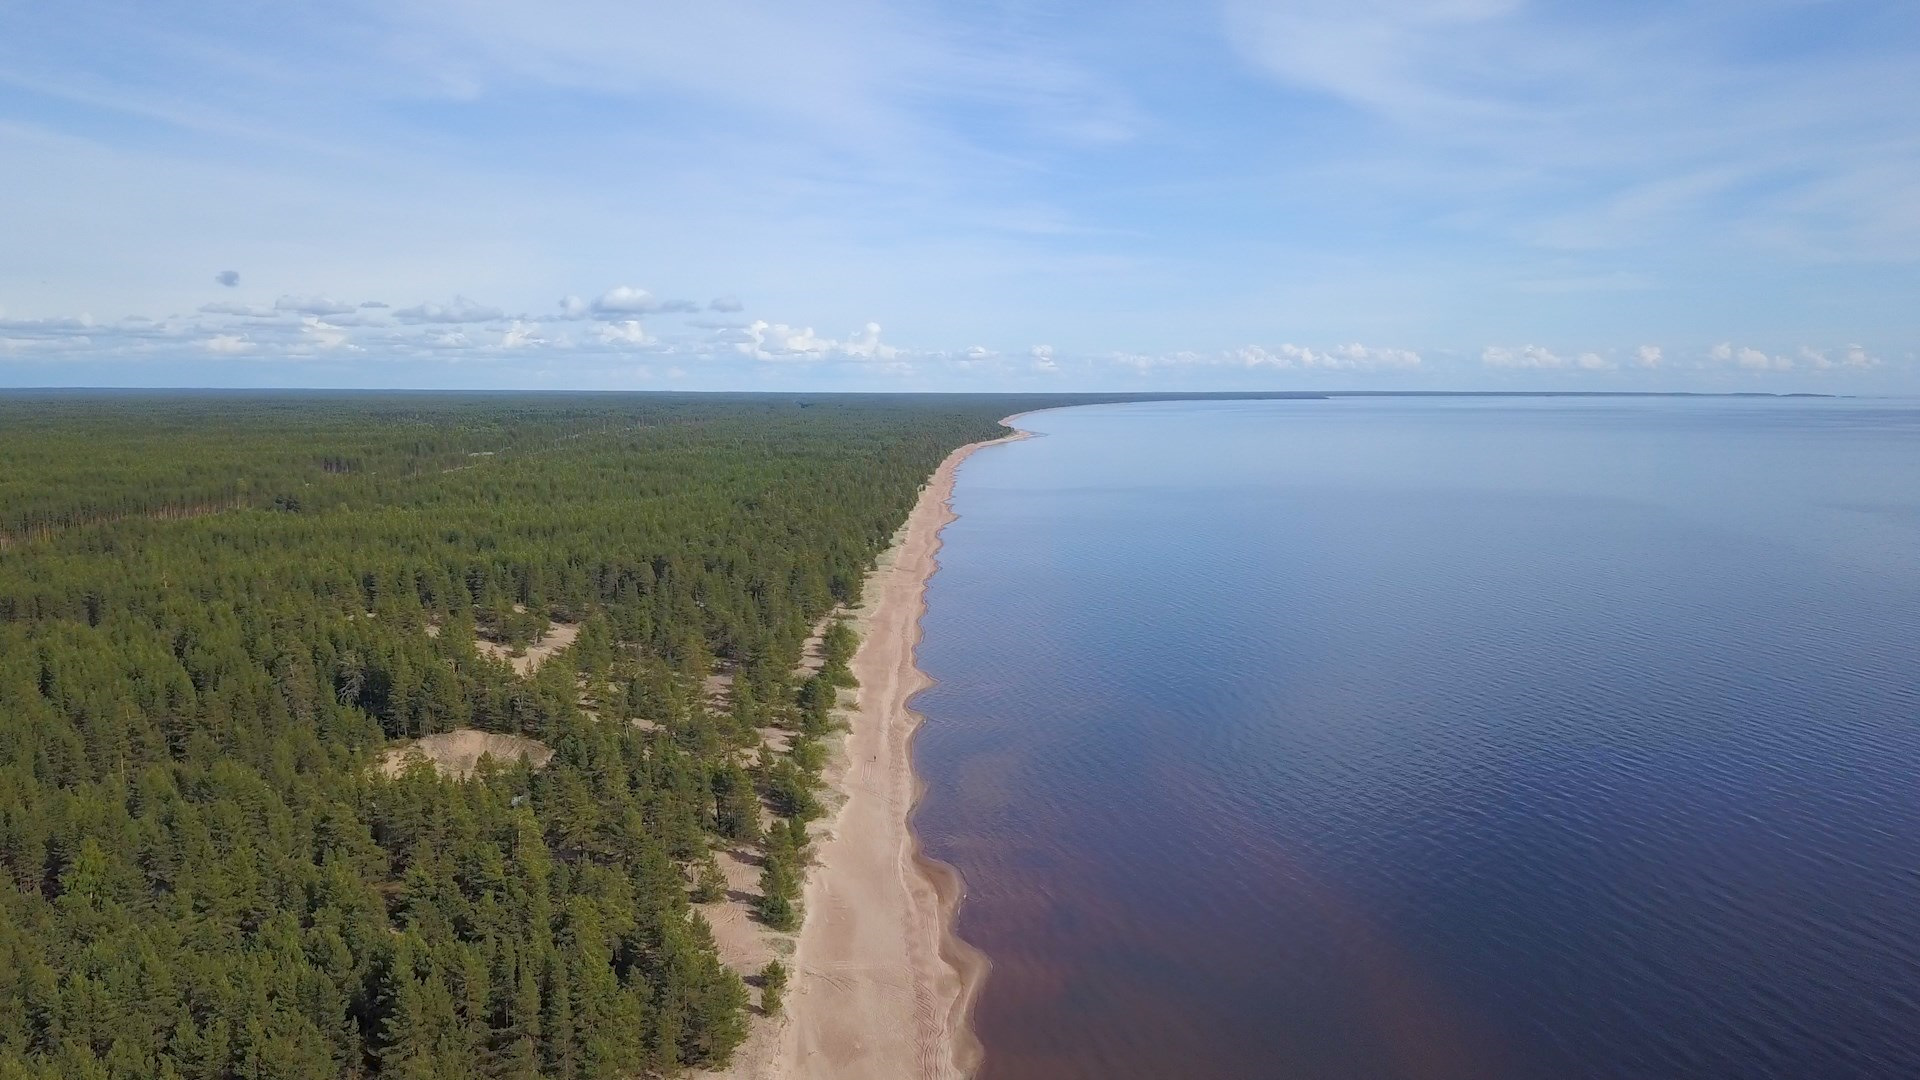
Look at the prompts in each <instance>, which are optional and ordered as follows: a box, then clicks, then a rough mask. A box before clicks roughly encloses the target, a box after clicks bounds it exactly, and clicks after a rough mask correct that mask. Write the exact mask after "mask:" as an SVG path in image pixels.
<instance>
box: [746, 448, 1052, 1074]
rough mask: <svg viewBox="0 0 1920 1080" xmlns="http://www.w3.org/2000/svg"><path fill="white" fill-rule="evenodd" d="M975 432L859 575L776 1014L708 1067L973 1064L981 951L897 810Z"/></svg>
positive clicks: (907, 780)
mask: <svg viewBox="0 0 1920 1080" xmlns="http://www.w3.org/2000/svg"><path fill="white" fill-rule="evenodd" d="M1013 419H1015V418H1013V417H1009V418H1008V421H1011V420H1013ZM1008 421H1003V423H1007V422H1008ZM1009 426H1011V424H1009ZM1026 434H1027V433H1026V432H1016V433H1015V434H1014V435H1011V436H1008V437H1007V438H1005V439H997V440H993V442H1007V441H1011V440H1013V439H1019V438H1025V437H1026ZM988 445H992V443H975V444H973V445H971V446H966V447H962V448H961V449H959V450H956V451H954V452H953V454H951V455H950V456H948V458H947V460H946V461H945V462H943V463H942V464H941V465H940V468H939V469H938V470H937V471H936V472H935V473H934V475H933V478H932V480H931V482H929V483H928V485H927V487H926V488H925V490H923V491H922V492H921V495H920V500H919V502H918V503H917V504H916V505H915V506H914V509H913V512H912V514H911V515H909V517H908V519H907V524H906V526H905V527H904V528H903V529H902V530H901V533H900V535H899V536H898V537H897V538H896V541H895V544H894V546H893V548H892V549H891V550H890V551H889V552H888V553H887V554H886V555H884V556H882V558H881V560H880V562H879V565H878V566H877V567H876V568H875V569H874V571H873V573H872V574H870V575H869V576H868V578H867V582H866V588H865V590H864V596H865V603H864V604H863V605H862V607H861V609H860V611H859V612H857V613H856V616H855V620H854V622H855V628H856V630H858V631H859V632H860V636H861V642H860V649H859V651H858V652H857V653H856V654H855V656H854V659H853V673H854V677H855V678H856V679H858V680H859V684H860V689H859V691H858V694H857V698H856V700H857V706H856V708H855V710H854V714H853V716H852V723H851V730H850V731H849V732H848V734H847V737H846V739H845V740H844V742H843V743H842V744H841V746H840V747H839V748H838V750H837V751H836V752H835V754H834V755H833V760H832V763H831V764H830V765H829V766H828V771H827V783H828V785H829V788H830V789H831V792H830V794H829V801H830V802H831V801H835V800H836V798H837V799H838V800H841V801H840V806H839V809H838V811H837V812H836V813H833V814H832V817H831V824H830V825H829V827H828V831H827V832H826V833H824V834H823V835H821V836H820V837H819V839H818V840H817V841H816V847H817V851H818V854H817V856H816V861H815V866H814V868H813V870H812V871H811V872H810V873H809V874H808V876H807V885H806V891H805V909H806V920H805V923H804V924H803V925H802V927H801V930H800V936H799V941H798V945H797V949H796V951H795V954H794V958H793V961H792V963H791V964H790V965H789V966H790V967H792V968H793V969H794V972H793V977H792V979H791V987H792V989H791V990H790V991H789V993H788V996H787V1002H786V1014H785V1015H783V1016H782V1017H780V1018H778V1019H777V1020H774V1021H760V1022H757V1023H756V1024H755V1025H754V1030H753V1033H752V1035H751V1036H750V1037H749V1038H748V1040H747V1043H746V1044H745V1045H743V1046H742V1047H741V1048H740V1050H739V1051H738V1052H737V1053H736V1055H735V1058H734V1063H733V1066H732V1067H731V1068H730V1069H728V1070H727V1071H726V1072H724V1073H721V1074H717V1075H721V1076H727V1077H732V1078H736V1080H799V1078H816V1077H817V1078H836V1080H839V1078H849V1080H856V1078H873V1080H905V1078H909V1077H915V1078H917V1077H938V1078H954V1077H965V1076H968V1075H970V1074H971V1073H972V1072H973V1070H974V1069H975V1068H977V1067H978V1064H979V1059H980V1048H979V1042H978V1041H977V1040H976V1039H975V1038H974V1036H973V1033H972V1030H971V1029H970V1028H969V1026H968V1013H969V1011H970V1009H971V1008H972V1003H973V997H974V994H975V993H976V992H977V991H978V988H979V985H980V982H981V980H982V979H983V978H984V977H985V975H986V960H985V958H984V957H983V956H981V955H980V954H979V952H978V951H976V950H974V949H972V948H971V947H969V946H967V945H966V944H965V943H964V942H961V941H960V940H959V939H957V938H955V937H954V936H953V934H952V932H951V928H952V924H953V912H954V908H955V906H956V905H957V904H958V903H959V898H960V897H959V891H960V890H959V882H958V878H957V875H955V874H954V873H953V872H952V870H951V869H949V868H947V867H945V866H944V865H941V864H939V863H935V862H933V861H932V860H929V859H927V858H925V857H924V856H922V855H921V854H920V847H919V841H918V839H917V838H916V837H915V836H914V833H913V829H912V827H911V825H910V823H909V820H910V816H911V814H912V812H913V805H914V803H915V802H916V801H917V800H918V798H919V794H920V784H919V778H918V777H917V776H915V775H914V772H913V757H912V748H913V732H914V729H915V728H916V727H918V726H919V723H920V717H919V715H918V714H917V713H915V712H913V711H912V710H911V709H909V708H907V702H908V700H909V699H911V698H912V697H913V695H914V694H916V693H918V692H919V691H920V690H922V689H924V688H926V687H927V686H929V685H931V680H929V679H928V678H927V676H926V675H925V674H924V673H922V672H921V671H920V669H919V668H918V667H916V666H914V662H913V652H914V647H915V645H917V644H918V642H919V640H920V617H921V615H922V614H923V613H924V612H925V611H926V584H927V579H928V578H929V577H931V576H932V574H933V572H934V570H935V569H936V568H937V567H938V562H937V560H936V553H937V552H938V551H939V548H940V530H941V529H943V528H944V527H945V526H946V524H947V523H948V522H949V521H952V520H953V517H954V515H953V510H952V508H951V506H950V505H949V501H950V500H951V498H952V494H953V480H954V474H955V471H956V470H957V469H958V467H959V465H960V463H961V462H962V461H964V460H965V459H966V457H967V455H968V454H970V453H972V452H973V451H975V450H977V449H979V448H980V447H982V446H988ZM730 880H731V879H730Z"/></svg>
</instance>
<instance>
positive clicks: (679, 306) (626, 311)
mask: <svg viewBox="0 0 1920 1080" xmlns="http://www.w3.org/2000/svg"><path fill="white" fill-rule="evenodd" d="M567 299H568V300H572V299H573V297H568V298H567ZM563 306H565V305H564V303H563ZM699 310H700V305H699V304H697V303H694V302H693V301H692V300H662V299H660V298H659V297H657V296H655V295H653V294H652V293H650V292H648V291H647V290H645V289H640V288H635V287H634V286H632V285H615V286H614V287H613V288H611V289H608V290H607V291H606V292H603V293H601V294H600V295H599V297H598V298H596V299H595V300H594V302H593V305H592V311H593V314H595V315H599V316H608V315H650V314H653V313H655V312H693V311H699Z"/></svg>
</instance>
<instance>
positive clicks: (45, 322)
mask: <svg viewBox="0 0 1920 1080" xmlns="http://www.w3.org/2000/svg"><path fill="white" fill-rule="evenodd" d="M97 325H98V324H97V323H95V322H94V321H93V316H91V315H77V316H71V317H65V316H63V317H57V318H52V319H0V331H11V332H15V333H28V334H73V333H85V332H87V331H89V330H92V329H94V327H95V326H97Z"/></svg>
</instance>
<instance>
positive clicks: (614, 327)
mask: <svg viewBox="0 0 1920 1080" xmlns="http://www.w3.org/2000/svg"><path fill="white" fill-rule="evenodd" d="M598 337H599V340H600V342H601V344H604V345H624V346H630V345H650V344H652V343H653V339H652V338H651V337H648V336H647V331H646V329H645V328H644V327H642V326H641V325H640V320H639V319H623V320H621V321H620V322H609V323H602V324H600V326H599V329H598Z"/></svg>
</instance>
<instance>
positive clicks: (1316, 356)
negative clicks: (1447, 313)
mask: <svg viewBox="0 0 1920 1080" xmlns="http://www.w3.org/2000/svg"><path fill="white" fill-rule="evenodd" d="M1228 355H1229V358H1230V359H1231V361H1232V362H1234V363H1237V364H1239V365H1241V366H1243V367H1251V368H1259V367H1271V368H1302V369H1319V370H1326V371H1379V370H1392V369H1399V370H1407V369H1412V368H1417V367H1419V366H1420V363H1421V361H1420V354H1419V353H1417V352H1414V351H1413V350H1411V349H1391V348H1379V347H1374V346H1367V345H1362V344H1360V343H1359V342H1351V343H1349V344H1346V345H1336V346H1334V347H1333V348H1332V349H1329V350H1326V351H1321V350H1317V349H1311V348H1308V347H1306V346H1304V345H1294V344H1291V343H1288V344H1284V345H1280V346H1278V347H1275V348H1272V349H1268V348H1265V347H1263V346H1260V345H1244V346H1241V347H1240V348H1238V349H1234V350H1232V352H1231V353H1229V354H1228Z"/></svg>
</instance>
